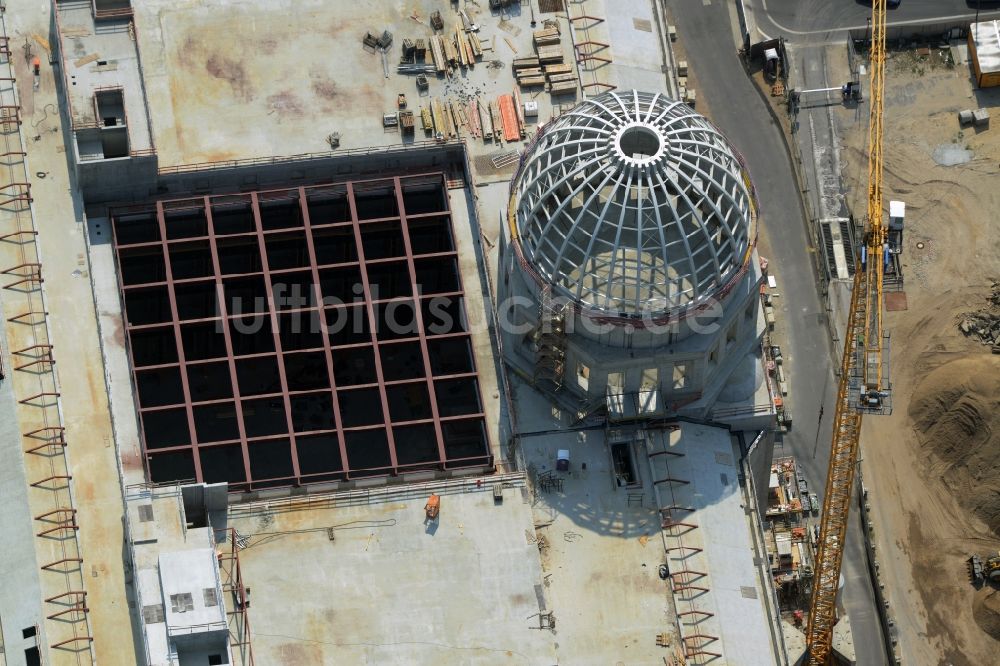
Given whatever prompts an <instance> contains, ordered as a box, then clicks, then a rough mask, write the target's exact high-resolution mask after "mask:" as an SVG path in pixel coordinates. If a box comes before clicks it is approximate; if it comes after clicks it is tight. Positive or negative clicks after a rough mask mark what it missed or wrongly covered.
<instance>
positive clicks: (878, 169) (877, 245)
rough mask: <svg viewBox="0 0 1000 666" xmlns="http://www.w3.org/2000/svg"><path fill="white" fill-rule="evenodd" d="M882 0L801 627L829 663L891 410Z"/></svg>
mask: <svg viewBox="0 0 1000 666" xmlns="http://www.w3.org/2000/svg"><path fill="white" fill-rule="evenodd" d="M885 3H886V0H875V1H874V2H873V3H872V42H871V51H870V70H871V90H870V97H871V99H870V102H869V103H870V108H869V126H868V210H867V213H868V215H867V220H866V228H865V234H864V243H863V245H862V248H861V257H860V260H861V264H860V265H861V270H856V271H855V274H854V287H853V292H852V294H851V306H850V311H849V314H848V321H847V331H846V335H845V336H844V350H843V358H842V361H841V368H840V370H841V372H840V384H839V387H838V391H837V406H836V413H835V416H834V424H833V443H832V448H831V451H830V465H829V469H828V471H827V479H826V493H825V495H824V502H823V517H822V521H821V523H820V534H819V549H818V553H817V557H816V567H815V577H814V579H813V592H812V599H811V603H810V609H809V623H808V626H807V629H806V645H807V650H808V659H809V661H808V663H809V664H812V665H815V666H820V665H823V666H825V665H826V664H828V663H830V658H831V650H832V640H833V627H834V624H836V622H837V613H836V602H837V590H838V587H839V583H840V567H841V564H842V561H843V556H844V541H845V538H846V536H847V519H848V515H849V513H850V505H851V487H852V486H853V484H854V474H855V471H856V467H857V463H858V447H859V442H860V437H861V422H862V416H863V415H864V414H866V413H867V414H887V413H889V412H890V411H891V410H892V402H891V385H890V383H889V372H888V371H889V362H888V361H889V346H888V342H889V338H888V334H887V332H886V331H885V328H884V326H883V321H882V312H883V311H882V298H883V286H884V278H885V267H886V265H887V264H889V263H890V261H891V259H892V257H891V256H890V249H889V247H888V228H887V225H886V223H885V221H884V215H885V213H884V212H883V207H882V202H883V199H882V167H883V163H882V138H883V116H882V113H883V95H884V91H885V13H886V7H885Z"/></svg>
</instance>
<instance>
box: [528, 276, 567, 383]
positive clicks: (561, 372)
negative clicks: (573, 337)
mask: <svg viewBox="0 0 1000 666" xmlns="http://www.w3.org/2000/svg"><path fill="white" fill-rule="evenodd" d="M531 338H532V342H533V345H534V349H535V369H534V380H535V385H536V386H545V387H546V388H550V389H552V390H554V391H559V390H560V389H562V387H563V379H564V377H565V375H566V303H565V302H561V301H557V300H556V299H554V298H552V289H551V288H550V287H549V286H548V285H546V286H544V287H543V288H542V297H541V299H539V304H538V325H537V326H536V327H535V330H534V331H533V332H532V334H531Z"/></svg>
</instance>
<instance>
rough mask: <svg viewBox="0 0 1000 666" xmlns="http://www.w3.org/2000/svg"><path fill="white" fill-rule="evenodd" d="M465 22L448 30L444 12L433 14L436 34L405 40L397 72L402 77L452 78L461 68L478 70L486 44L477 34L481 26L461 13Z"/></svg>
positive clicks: (432, 19) (431, 19) (432, 25)
mask: <svg viewBox="0 0 1000 666" xmlns="http://www.w3.org/2000/svg"><path fill="white" fill-rule="evenodd" d="M459 17H460V18H461V19H462V20H461V21H460V22H458V23H456V24H455V27H454V28H453V29H448V30H446V29H445V25H444V19H443V18H442V17H441V12H439V11H438V12H434V13H433V14H431V18H430V22H431V27H432V28H433V29H434V34H433V35H432V36H431V37H430V38H429V39H428V40H426V41H425V40H423V39H417V40H411V39H404V40H403V56H402V58H400V61H399V65H398V66H397V67H396V71H397V72H399V73H400V74H416V75H424V76H426V75H427V74H441V75H449V74H451V73H452V72H453V71H455V70H458V69H465V68H467V67H475V65H476V62H477V61H479V60H481V59H482V57H483V50H484V49H483V43H482V41H480V39H479V35H477V34H476V33H477V32H478V31H479V26H478V25H476V24H475V23H473V22H472V20H470V19H469V16H468V14H466V13H465V12H464V11H459Z"/></svg>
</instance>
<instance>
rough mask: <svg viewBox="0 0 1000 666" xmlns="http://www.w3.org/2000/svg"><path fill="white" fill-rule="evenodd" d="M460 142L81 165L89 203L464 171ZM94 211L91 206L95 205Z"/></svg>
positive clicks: (135, 159)
mask: <svg viewBox="0 0 1000 666" xmlns="http://www.w3.org/2000/svg"><path fill="white" fill-rule="evenodd" d="M464 152H465V146H464V144H463V143H462V142H461V141H453V142H450V143H443V144H436V143H433V142H428V143H427V144H413V145H412V146H386V147H376V148H370V149H361V150H354V151H342V152H331V153H317V154H309V155H291V156H288V157H276V158H271V159H259V160H241V161H228V162H213V163H209V164H196V165H190V166H181V167H168V168H164V169H158V168H157V162H156V157H155V156H147V157H133V158H129V159H121V160H100V161H94V162H84V163H78V164H77V175H78V178H79V179H80V189H81V191H82V192H83V198H84V201H85V202H86V204H87V205H88V206H91V207H98V210H100V208H103V206H104V205H106V204H112V203H114V204H132V203H141V202H145V201H149V200H151V199H154V198H156V199H172V198H182V197H184V196H189V195H201V194H208V193H212V194H219V193H226V192H238V191H241V190H244V191H245V190H252V189H266V188H269V187H271V188H281V187H298V186H300V185H312V184H317V183H329V182H335V181H343V180H350V179H359V178H362V179H363V178H366V177H370V178H377V177H378V176H379V175H382V174H403V173H406V172H408V171H409V172H416V171H421V170H427V171H432V170H433V171H437V170H444V171H446V172H451V171H454V172H457V173H464V170H465V158H464ZM92 210H93V209H92Z"/></svg>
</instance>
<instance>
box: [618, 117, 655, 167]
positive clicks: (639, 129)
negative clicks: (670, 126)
mask: <svg viewBox="0 0 1000 666" xmlns="http://www.w3.org/2000/svg"><path fill="white" fill-rule="evenodd" d="M661 146H662V143H661V141H660V135H659V134H658V133H657V132H656V131H655V130H653V129H652V128H649V127H643V126H642V125H633V126H631V127H626V128H625V129H624V130H622V133H621V134H620V135H619V136H618V148H619V150H621V151H622V153H624V155H625V157H629V158H631V159H633V160H638V161H643V160H647V159H649V158H650V157H653V156H654V155H656V154H657V153H658V152H660V147H661Z"/></svg>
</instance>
